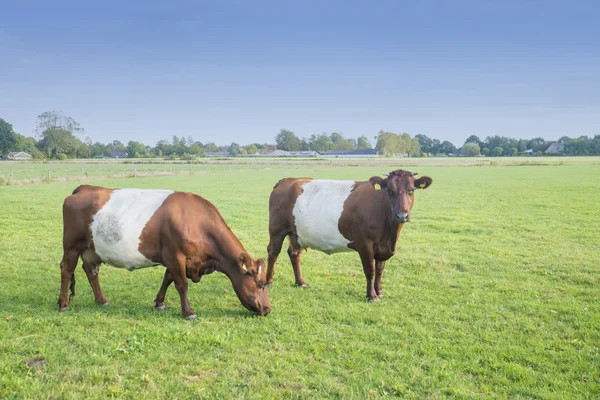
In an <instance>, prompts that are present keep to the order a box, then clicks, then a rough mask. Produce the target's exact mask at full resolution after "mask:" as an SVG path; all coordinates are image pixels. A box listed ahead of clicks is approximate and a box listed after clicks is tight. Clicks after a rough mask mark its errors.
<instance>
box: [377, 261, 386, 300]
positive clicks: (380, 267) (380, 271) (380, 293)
mask: <svg viewBox="0 0 600 400" xmlns="http://www.w3.org/2000/svg"><path fill="white" fill-rule="evenodd" d="M384 268H385V261H375V293H376V294H377V297H383V291H382V290H381V275H383V269H384Z"/></svg>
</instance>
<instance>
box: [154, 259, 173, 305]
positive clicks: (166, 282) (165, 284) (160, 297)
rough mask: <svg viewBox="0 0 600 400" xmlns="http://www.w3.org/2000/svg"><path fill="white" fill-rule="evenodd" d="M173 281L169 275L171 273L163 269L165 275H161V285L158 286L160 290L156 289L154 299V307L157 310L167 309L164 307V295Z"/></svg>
mask: <svg viewBox="0 0 600 400" xmlns="http://www.w3.org/2000/svg"><path fill="white" fill-rule="evenodd" d="M171 283H173V278H172V277H171V273H170V272H169V270H168V269H167V270H166V271H165V276H164V277H163V281H162V285H161V286H160V290H159V291H158V293H157V295H156V298H155V299H154V308H155V309H156V310H158V311H164V310H166V309H167V307H165V295H166V294H167V289H168V288H169V286H170V285H171Z"/></svg>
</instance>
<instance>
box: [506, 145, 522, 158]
mask: <svg viewBox="0 0 600 400" xmlns="http://www.w3.org/2000/svg"><path fill="white" fill-rule="evenodd" d="M518 152H519V149H517V148H516V147H511V148H510V149H508V153H507V154H508V155H509V156H511V157H514V156H516V155H517V153H518Z"/></svg>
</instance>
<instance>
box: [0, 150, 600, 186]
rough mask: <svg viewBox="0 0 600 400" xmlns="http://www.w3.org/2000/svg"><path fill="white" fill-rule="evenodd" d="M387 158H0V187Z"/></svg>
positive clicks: (550, 160)
mask: <svg viewBox="0 0 600 400" xmlns="http://www.w3.org/2000/svg"><path fill="white" fill-rule="evenodd" d="M395 162H397V160H396V159H392V158H371V159H344V158H263V157H258V158H250V157H246V158H243V157H239V158H198V159H196V160H192V161H184V160H163V159H99V160H68V161H23V162H15V161H0V186H2V185H26V184H36V183H54V182H65V181H71V182H73V181H83V182H85V181H87V182H90V181H95V180H98V179H102V178H107V177H113V178H133V177H148V176H165V175H185V174H188V175H190V174H204V173H210V172H223V171H228V172H229V171H270V170H290V169H291V170H296V169H306V170H308V171H311V172H313V171H321V170H326V169H330V168H340V167H343V168H351V167H354V168H365V167H382V168H389V166H390V165H392V166H393V165H394V163H395ZM402 164H403V165H405V166H411V167H412V166H414V167H422V166H423V167H432V166H508V165H511V166H531V165H600V157H533V158H532V157H504V158H502V157H500V158H493V157H492V158H486V157H472V158H468V157H450V158H443V157H442V158H435V157H432V158H410V159H403V160H402Z"/></svg>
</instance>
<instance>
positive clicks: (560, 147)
mask: <svg viewBox="0 0 600 400" xmlns="http://www.w3.org/2000/svg"><path fill="white" fill-rule="evenodd" d="M563 151H565V145H564V144H563V143H558V142H556V143H552V144H551V145H550V147H548V148H547V149H546V151H544V154H550V153H561V154H562V152H563Z"/></svg>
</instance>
